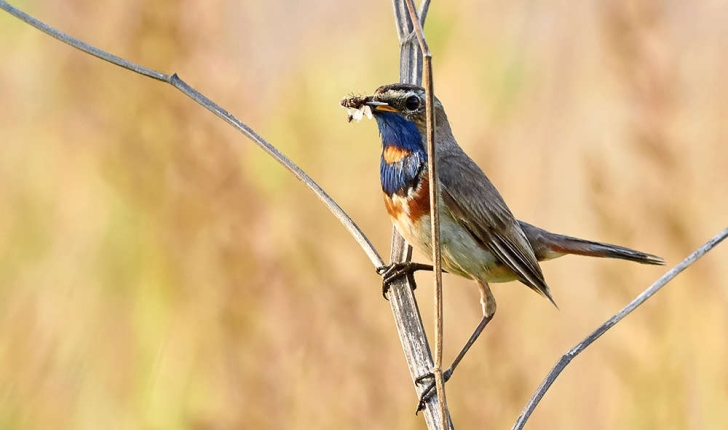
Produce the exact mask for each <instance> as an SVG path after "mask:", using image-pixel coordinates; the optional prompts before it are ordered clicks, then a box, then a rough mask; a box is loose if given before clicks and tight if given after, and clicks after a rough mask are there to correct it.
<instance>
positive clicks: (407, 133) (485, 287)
mask: <svg viewBox="0 0 728 430" xmlns="http://www.w3.org/2000/svg"><path fill="white" fill-rule="evenodd" d="M341 105H342V106H343V107H345V108H348V110H349V120H350V121H351V120H352V119H356V120H359V119H361V118H362V116H363V115H367V116H369V117H372V116H373V117H374V119H375V120H376V121H377V125H378V126H379V134H380V136H381V139H382V155H381V161H380V165H379V173H380V179H381V183H382V191H383V192H384V205H385V207H386V209H387V213H388V214H389V216H390V218H391V219H392V222H393V223H394V226H395V227H396V229H397V231H399V233H400V234H401V235H402V236H403V237H404V238H405V240H406V241H407V243H409V244H410V245H412V246H413V247H414V248H415V249H417V250H419V251H421V252H423V253H424V254H425V255H427V256H429V257H431V256H432V241H431V230H430V199H429V182H428V171H427V160H428V154H427V138H426V137H425V136H426V114H425V91H424V89H423V88H421V87H419V86H416V85H409V84H391V85H385V86H382V87H380V88H378V89H377V90H376V91H375V92H374V94H373V95H371V96H366V97H350V98H346V99H344V100H342V101H341ZM434 109H435V147H436V150H437V157H438V174H439V179H440V193H439V194H440V196H439V207H440V231H441V233H440V242H441V243H440V247H441V251H442V267H443V269H444V270H445V271H446V272H448V273H454V274H456V275H460V276H462V277H465V278H467V279H473V280H475V281H476V282H477V284H478V288H479V289H480V304H481V307H482V312H483V317H482V319H481V321H480V323H479V324H478V326H477V328H476V329H475V331H474V332H473V334H472V336H471V337H470V339H469V340H468V341H467V343H466V344H465V346H464V347H463V348H462V350H461V351H460V353H459V354H458V355H457V357H456V358H455V360H454V361H453V363H452V365H451V366H450V368H449V369H448V370H447V371H446V372H445V378H446V379H449V377H450V376H451V375H452V372H453V370H455V367H457V365H458V363H460V361H461V360H462V358H463V357H464V356H465V354H466V353H467V352H468V349H470V347H471V346H472V344H473V343H474V342H475V340H476V339H477V338H478V336H479V335H480V333H481V332H482V331H483V329H484V328H485V326H486V325H487V324H488V322H489V321H490V320H491V319H492V318H493V315H494V314H495V310H496V304H495V298H494V297H493V293H491V291H490V286H489V285H490V284H491V283H496V282H509V281H516V280H517V281H520V282H522V283H523V284H526V286H528V287H529V288H531V289H532V290H533V291H535V292H537V293H538V294H540V295H542V296H544V297H546V298H547V299H549V300H550V301H551V303H553V304H554V305H556V303H555V302H554V299H553V297H552V296H551V290H550V289H549V286H548V285H547V284H546V281H545V280H544V276H543V273H542V272H541V267H540V266H539V261H545V260H551V259H554V258H558V257H561V256H564V255H567V254H576V255H586V256H590V257H607V258H618V259H622V260H629V261H635V262H637V263H643V264H657V265H661V264H664V260H663V259H662V258H660V257H658V256H655V255H651V254H645V253H643V252H639V251H635V250H633V249H629V248H625V247H621V246H616V245H610V244H607V243H601V242H593V241H590V240H583V239H577V238H575V237H570V236H564V235H561V234H555V233H550V232H548V231H546V230H543V229H541V228H538V227H535V226H533V225H531V224H528V223H525V222H523V221H519V220H517V219H516V218H515V217H514V216H513V214H512V213H511V211H510V209H508V206H507V205H506V203H505V201H504V200H503V197H501V195H500V193H499V192H498V190H497V189H496V188H495V186H493V184H492V183H491V182H490V180H489V179H488V177H486V176H485V174H484V173H483V171H482V170H481V169H480V168H479V167H478V166H477V164H475V162H474V161H473V160H472V159H471V158H470V157H469V156H468V155H467V154H466V153H465V152H464V151H463V150H462V149H461V148H460V146H459V145H458V143H457V141H456V140H455V138H454V137H453V134H452V130H451V129H450V124H449V123H448V120H447V115H445V109H444V108H443V106H442V103H440V101H439V100H438V99H437V98H435V104H434ZM431 268H432V267H431V266H429V265H422V264H416V263H411V264H406V263H405V264H399V265H394V266H388V267H385V268H382V269H381V270H380V271H379V272H380V274H382V275H384V284H383V289H384V290H383V292H384V293H385V294H386V289H387V288H388V284H389V282H391V280H392V279H394V278H395V277H397V276H402V275H408V274H410V273H411V272H412V271H414V270H421V269H431ZM421 379H424V377H423V378H421ZM431 387H432V385H430V387H428V388H429V389H428V390H426V393H427V392H431ZM421 405H422V403H421V404H420V406H421Z"/></svg>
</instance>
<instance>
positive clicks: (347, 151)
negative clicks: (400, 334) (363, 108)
mask: <svg viewBox="0 0 728 430" xmlns="http://www.w3.org/2000/svg"><path fill="white" fill-rule="evenodd" d="M13 4H15V5H16V6H18V7H20V8H22V9H24V10H25V11H27V12H29V13H31V14H33V15H34V16H35V17H37V18H39V19H41V20H43V21H45V22H47V23H49V24H50V25H53V26H55V27H56V28H59V29H60V30H62V31H65V32H67V33H69V34H71V35H73V36H75V37H78V38H80V39H82V40H84V41H86V42H88V43H91V44H93V45H95V46H98V47H100V48H102V49H105V50H107V51H109V52H111V53H114V54H117V55H120V56H122V57H124V58H127V59H129V60H131V61H134V62H137V63H139V64H142V65H145V66H148V67H151V68H154V69H157V70H160V71H163V72H168V73H171V72H177V73H179V74H180V76H181V77H182V78H183V79H185V80H186V81H187V82H189V83H190V84H191V85H192V86H194V87H195V88H197V89H198V90H200V91H202V92H203V93H205V94H206V95H207V96H209V97H210V98H212V99H213V100H215V101H216V102H218V103H219V104H220V105H221V106H223V107H224V108H226V109H227V110H229V111H230V112H231V113H232V114H234V115H236V116H237V117H239V118H240V119H242V120H243V121H244V122H245V123H247V124H248V125H250V126H251V127H252V128H254V129H255V130H256V131H257V132H259V133H260V134H261V135H262V136H264V137H265V138H267V139H268V140H269V141H270V142H272V143H273V144H274V145H276V146H277V147H278V148H279V149H280V150H281V151H283V152H284V153H285V154H287V155H288V156H289V157H290V158H291V159H293V160H294V161H295V162H296V163H298V164H299V165H300V166H301V167H302V168H303V169H304V170H306V171H307V172H308V173H309V174H310V175H311V176H312V177H313V178H314V179H315V180H316V181H318V182H319V184H320V185H321V186H323V187H324V188H325V189H326V190H327V191H328V192H329V193H330V194H331V195H332V196H333V197H334V198H335V199H336V200H337V201H338V202H339V203H340V204H341V206H342V207H343V208H344V209H345V210H346V211H347V212H348V213H349V214H350V215H351V216H352V218H353V219H354V220H355V221H356V222H357V223H358V224H359V225H360V227H361V228H362V229H363V230H364V231H365V232H366V234H367V235H368V236H369V237H370V238H371V240H372V241H373V242H374V244H375V245H376V246H377V248H378V249H379V250H380V253H381V254H382V255H383V256H387V255H388V247H389V236H390V231H391V227H390V222H389V220H388V218H387V215H386V213H385V211H384V209H383V206H382V203H381V190H380V185H379V179H378V164H379V149H380V143H379V140H378V136H377V130H376V126H375V124H374V123H373V122H366V121H365V122H363V123H361V124H356V125H350V124H347V122H346V114H345V112H344V111H343V110H342V109H341V108H340V107H339V106H338V101H339V100H340V99H341V98H342V97H343V96H345V95H347V94H348V93H351V92H357V93H367V92H370V91H372V90H374V89H375V88H376V87H378V86H379V85H382V84H386V83H391V82H394V81H396V80H397V79H398V54H399V49H398V44H397V43H398V42H397V39H396V31H395V28H394V23H393V17H392V8H391V4H390V2H388V1H382V2H342V1H336V0H326V1H318V2H293V1H287V2H286V1H262V0H261V1H246V2H234V1H221V0H209V1H204V2H201V1H199V2H192V1H187V2H184V1H173V0H156V1H154V2H145V1H140V0H129V1H125V2H118V1H108V0H67V1H63V2H54V1H47V0H46V1H43V0H37V1H15V2H13ZM726 22H728V3H727V2H724V1H716V0H700V1H694V2H675V1H649V0H648V1H630V0H603V1H587V2H573V1H556V0H554V1H545V0H544V1H537V2H532V1H515V2H514V1H509V0H493V1H489V2H476V1H473V0H469V1H458V2H446V1H434V2H433V5H432V7H431V10H430V15H429V18H428V24H427V26H426V31H427V35H428V37H429V41H430V46H431V49H432V50H433V53H434V65H435V78H436V89H437V94H438V97H439V98H440V99H441V100H442V102H443V103H444V105H445V107H446V109H447V112H448V114H449V117H450V122H451V124H453V127H454V130H455V135H456V137H457V138H458V140H459V142H460V143H461V145H462V146H464V147H465V149H466V150H467V151H468V152H469V153H470V155H471V156H472V157H473V158H474V159H475V160H476V161H477V162H478V164H479V165H480V166H481V167H482V168H483V169H484V170H485V172H486V173H487V174H488V175H489V176H490V178H491V179H492V180H493V182H494V183H495V184H496V186H498V188H499V189H500V191H501V192H502V194H503V195H504V197H505V199H506V201H507V202H508V203H509V205H510V207H511V209H512V210H513V212H514V213H515V214H516V215H517V216H518V217H519V218H521V219H524V220H526V221H528V222H532V223H534V224H537V225H539V226H541V227H544V228H547V229H550V230H553V231H556V232H560V233H566V234H571V235H576V236H580V237H585V238H590V239H595V240H603V241H608V242H612V243H617V244H621V245H626V246H630V247H634V248H637V249H640V250H642V251H646V252H651V253H655V254H659V255H661V256H663V257H665V258H666V259H667V260H668V264H670V265H673V264H676V263H677V262H679V261H680V260H681V259H682V258H684V257H685V256H686V255H687V254H688V253H690V252H691V251H692V250H693V249H694V248H696V247H698V246H699V245H700V244H702V243H703V242H704V241H706V240H707V239H708V238H709V237H711V236H712V235H714V234H715V233H717V232H718V231H719V230H721V229H722V228H724V227H725V226H726V220H727V219H728V216H726V214H728V199H727V198H726V196H728V168H727V166H728V149H726V148H727V146H726V145H728V143H727V142H728V125H727V124H728V122H727V121H726V118H727V116H728V80H726V70H728V32H727V30H726V29H727V28H728V27H726V24H725V23H726ZM0 100H2V101H1V102H0V143H1V144H0V207H1V208H2V210H1V211H0V238H1V239H0V428H2V429H50V428H54V429H56V428H57V429H99V428H104V429H200V430H202V429H237V428H240V429H243V428H246V429H247V428H271V429H275V428H280V429H310V428H321V429H339V428H371V429H392V428H400V429H422V428H424V427H425V426H424V423H423V420H422V418H421V417H417V418H416V417H414V415H413V412H414V407H415V403H416V398H415V395H414V390H413V388H412V384H411V381H410V379H409V375H408V372H407V368H406V365H405V362H404V358H403V356H402V352H401V349H400V345H399V340H398V338H397V335H396V331H395V328H394V324H393V322H392V317H391V313H390V310H389V306H388V305H387V303H386V302H385V301H384V300H382V298H381V295H380V284H379V282H380V280H379V278H378V276H377V275H376V274H375V273H374V270H373V268H372V267H371V265H370V263H369V260H368V259H367V258H366V256H365V255H364V253H363V252H362V251H361V250H360V249H359V248H358V246H357V245H356V243H355V242H354V241H353V240H352V239H351V238H350V237H349V236H348V234H347V233H346V231H345V230H344V229H343V228H342V227H341V226H340V225H339V224H338V223H337V221H336V220H335V219H334V218H333V217H332V216H331V215H330V214H329V213H328V212H327V210H326V209H325V208H323V206H322V205H321V204H319V203H318V201H317V200H316V199H315V197H314V196H313V195H312V194H311V193H310V192H309V191H308V190H306V189H305V188H304V187H303V186H302V185H301V184H300V183H299V182H297V181H296V180H295V179H294V178H293V177H292V176H291V175H290V174H289V173H287V172H286V171H285V170H284V169H283V168H282V167H281V166H280V165H278V164H277V163H276V162H274V161H273V160H272V159H270V158H269V157H268V156H266V155H265V154H264V153H263V152H262V151H261V150H260V149H258V148H257V147H255V146H254V145H253V144H252V143H251V142H250V141H248V140H247V139H246V138H244V137H243V136H242V135H240V134H238V133H237V132H235V131H234V130H233V129H232V128H231V127H229V126H227V125H226V124H224V123H223V122H222V121H220V120H219V119H218V118H216V117H214V116H213V115H212V114H210V113H209V112H207V111H205V110H203V109H202V108H201V107H200V106H198V105H196V104H195V103H193V102H192V101H191V100H189V99H188V98H187V97H185V96H184V95H183V94H181V93H179V92H177V91H176V90H174V89H173V88H171V87H169V86H167V85H164V84H162V83H159V82H156V81H153V80H150V79H147V78H144V77H141V76H139V75H135V74H133V73H131V72H129V71H125V70H122V69H120V68H117V67H115V66H112V65H109V64H107V63H105V62H102V61H100V60H98V59H95V58H93V57H91V56H89V55H86V54H83V53H81V52H79V51H76V50H74V49H72V48H70V47H68V46H66V45H63V44H61V43H60V42H58V41H55V40H53V39H51V38H49V37H48V36H45V35H43V34H42V33H40V32H38V31H37V30H35V29H33V28H31V27H29V26H27V25H25V24H23V23H21V22H20V21H18V20H16V19H15V18H12V17H10V16H9V15H7V14H5V13H0ZM415 258H416V259H417V260H424V256H422V255H415ZM726 258H728V249H726V248H725V247H723V248H718V249H716V250H715V251H714V252H713V253H712V254H709V255H708V256H707V257H705V258H704V259H703V260H701V261H700V262H698V263H697V264H695V265H694V266H693V267H692V268H691V269H689V271H688V272H686V273H685V274H683V275H682V276H681V277H680V278H678V279H677V280H676V281H674V282H673V283H672V284H670V285H669V286H668V287H667V288H666V289H665V290H664V291H662V292H660V293H659V294H658V295H657V296H656V297H654V298H653V299H652V300H651V301H649V302H648V303H647V304H646V305H645V306H644V307H642V308H641V309H639V310H638V311H637V312H636V313H635V314H634V315H632V316H630V317H628V318H627V319H626V320H625V321H624V322H623V323H622V324H620V325H619V326H617V327H616V328H614V329H613V330H612V331H610V332H609V333H608V334H607V335H606V336H604V338H602V339H600V340H599V341H598V342H597V343H596V344H595V345H594V346H592V347H591V348H590V349H588V350H587V351H586V352H585V353H584V354H583V355H582V356H580V357H579V358H577V359H576V360H575V361H574V362H573V363H572V365H571V366H570V367H569V368H567V370H566V371H565V372H564V374H563V376H562V377H561V378H560V379H559V380H558V381H557V382H556V384H555V385H554V387H553V388H552V390H551V391H550V392H549V393H548V394H547V396H546V397H545V399H544V400H543V402H542V404H541V406H539V408H538V409H537V410H536V412H535V414H534V416H533V417H532V419H531V422H530V425H529V426H528V428H532V429H617V428H619V429H654V428H660V429H686V428H690V429H724V428H726V418H725V409H726V406H728V366H726V363H728V341H727V340H728V312H726V309H727V308H728V272H726V270H725V263H724V262H725V261H726ZM543 267H544V271H545V274H546V278H547V280H548V282H549V284H550V285H551V287H552V290H553V293H554V296H555V299H556V301H557V303H559V306H560V308H561V310H560V311H557V310H556V309H554V307H553V306H551V305H550V304H549V303H548V301H546V300H544V299H542V298H540V297H539V296H537V295H536V294H533V293H532V292H530V291H529V290H528V289H527V288H525V287H524V286H522V285H520V284H517V283H511V284H498V285H495V286H494V293H495V295H496V297H497V298H498V304H499V307H498V315H497V317H496V318H495V320H494V322H493V323H491V325H489V326H488V329H487V330H486V333H485V334H484V335H483V336H482V337H481V339H480V340H479V342H478V343H477V344H476V345H475V347H474V348H473V350H472V351H471V352H470V354H469V355H468V357H467V358H466V359H465V360H464V361H463V363H462V365H461V367H460V368H459V369H458V372H457V373H456V374H455V376H454V378H453V380H452V381H451V382H450V383H449V384H448V391H447V393H448V400H449V406H450V409H451V412H452V415H453V418H454V423H455V425H456V427H457V428H461V429H466V428H492V429H505V428H510V426H511V425H512V423H513V421H514V420H515V418H516V417H517V415H518V413H519V412H520V410H521V408H522V407H523V405H524V404H525V403H526V401H527V400H528V398H529V397H530V395H531V393H532V392H533V391H534V389H535V388H536V387H537V385H538V384H539V383H540V381H541V379H542V378H543V377H544V375H545V374H546V372H547V371H548V370H549V369H550V368H551V366H552V365H553V364H554V363H555V362H556V361H557V360H558V358H559V357H560V355H561V354H563V353H564V352H565V351H566V350H567V349H568V348H570V347H571V346H573V345H574V344H575V343H576V342H577V341H578V340H580V339H581V338H582V337H583V336H585V335H586V334H587V333H588V332H590V331H591V330H593V329H594V328H595V327H597V326H598V325H599V324H600V323H601V322H602V321H603V320H605V319H606V318H608V317H609V316H610V315H612V314H613V313H614V312H615V311H617V310H618V309H619V308H621V307H622V306H623V305H625V304H626V303H627V302H628V301H629V300H631V299H632V298H633V297H634V296H635V295H636V294H638V293H639V292H640V291H641V290H642V289H643V288H645V287H646V286H647V285H649V284H650V283H651V282H652V281H654V280H655V279H656V278H658V277H659V276H660V275H661V274H662V273H663V272H664V271H665V270H666V269H664V268H659V267H647V266H640V265H635V264H631V263H627V262H620V261H607V260H593V259H586V258H579V257H570V258H564V259H561V260H557V261H554V262H549V263H545V264H544V266H543ZM418 280H419V283H420V288H419V289H418V291H417V296H418V298H419V300H420V308H421V309H422V310H423V313H424V317H425V319H426V324H427V327H428V329H431V328H432V313H431V309H432V293H431V292H432V287H431V275H429V274H422V275H418ZM445 284H446V289H445V300H446V302H445V333H446V339H445V342H446V344H445V352H446V355H445V357H446V361H447V362H449V361H450V360H451V359H452V358H453V357H454V355H455V353H456V352H457V351H458V350H459V348H460V347H461V346H462V344H463V343H464V342H465V340H466V339H467V337H468V336H469V334H470V333H471V331H472V329H473V328H474V327H475V325H476V324H477V322H478V320H479V317H480V307H479V304H478V292H477V289H476V288H474V286H473V285H472V284H471V283H469V282H468V281H465V280H461V279H458V278H455V277H452V276H448V275H445Z"/></svg>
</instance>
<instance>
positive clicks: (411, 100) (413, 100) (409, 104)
mask: <svg viewBox="0 0 728 430" xmlns="http://www.w3.org/2000/svg"><path fill="white" fill-rule="evenodd" d="M404 107H406V108H407V110H417V108H418V107H420V98H419V97H417V96H409V97H407V100H405V102H404Z"/></svg>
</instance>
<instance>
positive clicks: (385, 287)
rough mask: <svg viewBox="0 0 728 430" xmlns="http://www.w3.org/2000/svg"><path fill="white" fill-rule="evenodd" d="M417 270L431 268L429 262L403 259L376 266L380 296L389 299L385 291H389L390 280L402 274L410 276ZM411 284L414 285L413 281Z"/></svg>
mask: <svg viewBox="0 0 728 430" xmlns="http://www.w3.org/2000/svg"><path fill="white" fill-rule="evenodd" d="M418 270H432V266H430V265H429V264H420V263H413V262H411V261H405V262H400V263H392V264H388V265H386V266H381V267H377V274H378V275H380V276H381V277H382V297H384V299H385V300H389V299H388V298H387V293H388V292H389V287H390V286H391V284H392V282H394V280H395V279H397V278H399V277H402V276H411V275H412V273H414V272H416V271H418ZM412 285H414V283H412Z"/></svg>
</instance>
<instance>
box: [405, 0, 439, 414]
mask: <svg viewBox="0 0 728 430" xmlns="http://www.w3.org/2000/svg"><path fill="white" fill-rule="evenodd" d="M405 1H406V3H407V9H408V11H409V16H410V20H411V21H412V23H414V30H415V34H416V35H417V41H418V42H419V45H420V51H422V55H423V83H424V87H425V97H426V100H425V110H426V114H427V152H428V155H429V162H428V163H427V173H428V175H429V181H430V184H429V185H430V229H431V235H430V238H431V240H432V263H433V269H434V270H433V271H434V273H435V365H434V366H433V368H432V373H433V375H434V376H435V385H436V389H437V398H438V402H437V406H438V408H439V410H440V419H441V420H442V421H441V426H442V427H445V426H446V425H447V422H446V420H447V415H446V413H445V411H446V409H447V401H446V398H445V381H444V380H443V377H442V341H443V315H442V313H443V309H442V308H443V306H442V252H441V249H440V204H439V203H440V181H439V177H438V175H437V152H436V150H435V107H434V105H435V96H434V90H433V79H432V53H431V52H430V47H429V46H428V45H427V39H425V34H424V31H423V30H422V23H421V22H420V20H419V18H418V17H417V11H416V10H415V4H414V1H413V0H405Z"/></svg>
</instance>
